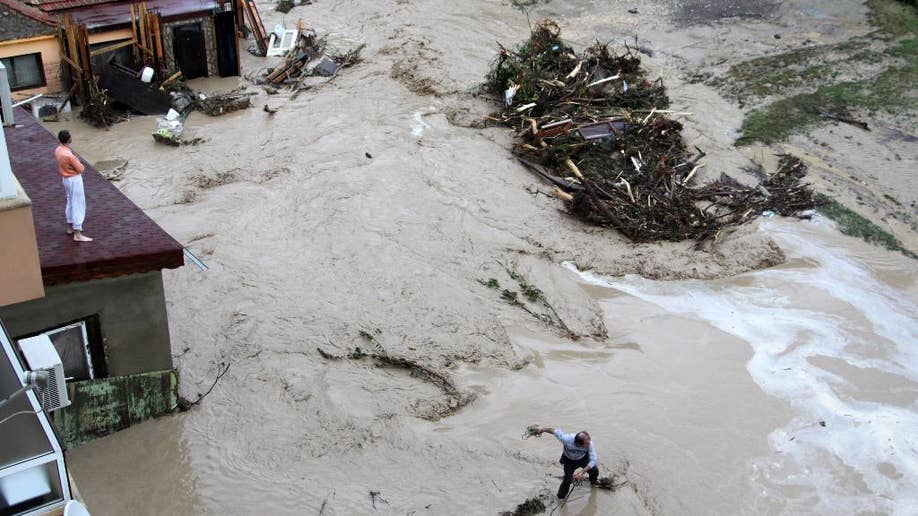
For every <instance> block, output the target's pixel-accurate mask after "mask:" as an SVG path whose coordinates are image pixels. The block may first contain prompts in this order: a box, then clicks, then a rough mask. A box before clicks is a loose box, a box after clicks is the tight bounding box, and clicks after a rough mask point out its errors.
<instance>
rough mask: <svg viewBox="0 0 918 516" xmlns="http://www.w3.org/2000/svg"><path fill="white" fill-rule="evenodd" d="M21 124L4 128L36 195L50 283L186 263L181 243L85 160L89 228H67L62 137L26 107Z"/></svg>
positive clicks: (22, 176)
mask: <svg viewBox="0 0 918 516" xmlns="http://www.w3.org/2000/svg"><path fill="white" fill-rule="evenodd" d="M15 116H16V127H5V128H4V131H5V132H6V144H7V146H8V148H9V155H10V163H11V164H12V167H13V173H14V174H16V178H17V179H19V182H20V184H22V188H23V189H24V190H25V191H26V193H27V194H28V196H29V197H30V198H31V199H32V218H33V220H34V222H35V236H36V237H37V239H38V255H39V261H40V262H41V274H42V279H43V281H44V284H45V286H51V285H57V284H61V283H72V282H77V281H87V280H92V279H102V278H111V277H115V276H122V275H125V274H137V273H142V272H150V271H155V270H160V269H174V268H176V267H181V266H182V265H184V263H185V260H184V255H183V254H182V245H181V244H179V243H178V242H176V241H175V239H173V238H172V237H171V236H170V235H169V234H168V233H166V232H165V231H164V230H163V229H162V228H160V227H159V225H157V224H156V222H153V220H152V219H150V217H148V216H147V215H146V214H145V213H144V212H143V210H141V209H140V208H139V207H138V206H137V205H136V204H134V203H133V202H131V200H130V199H128V198H127V197H126V196H125V195H124V194H123V193H121V191H120V190H118V189H117V188H115V187H114V186H112V184H111V183H110V182H109V181H108V180H107V179H105V178H103V177H102V176H101V175H100V174H99V173H98V172H97V171H96V170H95V169H94V168H93V167H92V166H91V165H89V164H88V163H86V162H85V161H84V160H82V158H81V161H83V163H84V164H85V165H86V171H85V172H83V182H84V184H85V187H86V206H87V214H86V222H85V223H84V226H85V228H86V233H87V234H88V235H90V236H92V237H93V238H95V241H93V242H87V243H80V242H74V241H73V239H72V238H71V237H70V236H69V235H67V234H66V233H65V230H66V221H65V220H64V204H65V197H64V187H63V186H62V185H61V178H60V174H59V173H58V171H57V162H56V161H55V159H54V149H55V148H56V147H57V145H58V142H57V137H56V136H55V135H53V134H51V133H50V132H49V131H48V130H47V129H45V128H44V127H42V126H41V125H40V124H39V123H38V121H37V120H35V119H34V118H32V116H31V115H30V114H29V113H28V112H27V111H25V110H23V109H22V108H16V115H15Z"/></svg>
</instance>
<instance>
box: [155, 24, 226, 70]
mask: <svg viewBox="0 0 918 516" xmlns="http://www.w3.org/2000/svg"><path fill="white" fill-rule="evenodd" d="M198 22H200V23H201V26H202V27H203V28H204V49H205V50H204V51H205V53H206V54H207V76H208V77H217V76H218V73H217V33H216V32H215V30H214V19H213V17H212V16H210V15H208V16H202V17H200V18H186V19H182V20H170V21H169V22H166V21H165V20H164V21H163V25H162V29H163V54H165V56H164V57H165V59H166V67H167V68H168V69H169V73H170V74H172V73H175V72H177V71H178V66H177V65H176V64H175V52H174V51H173V48H172V29H173V28H174V27H176V26H178V25H185V24H187V23H198Z"/></svg>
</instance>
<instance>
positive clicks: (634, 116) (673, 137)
mask: <svg viewBox="0 0 918 516" xmlns="http://www.w3.org/2000/svg"><path fill="white" fill-rule="evenodd" d="M483 90H484V92H486V93H489V94H491V95H494V96H495V97H497V98H498V99H500V102H501V103H502V104H503V109H502V111H500V112H499V113H496V114H494V115H492V116H491V117H490V120H491V121H494V122H499V123H502V124H504V125H507V126H509V127H512V128H514V129H516V131H517V143H516V144H515V145H514V149H513V151H514V153H515V154H516V155H517V156H518V157H519V159H520V161H521V162H523V164H524V165H526V166H527V167H528V168H529V169H531V170H532V171H533V172H535V173H537V174H538V175H540V176H542V177H543V178H544V179H545V180H546V181H548V182H550V183H552V184H554V186H555V191H554V193H555V195H556V196H557V197H559V198H561V199H564V200H565V201H567V202H568V205H569V208H570V211H571V213H572V214H574V215H575V216H577V217H578V218H580V219H581V220H584V221H587V222H590V223H593V224H597V225H602V226H610V227H613V228H615V229H617V230H618V231H619V232H621V233H622V234H624V235H625V236H627V237H628V238H630V239H631V240H632V241H635V242H648V241H658V240H673V241H678V240H685V239H697V240H703V239H706V238H710V237H713V236H715V235H717V233H718V232H719V231H720V230H721V229H723V228H724V227H727V226H731V225H736V224H741V223H744V222H747V221H749V220H752V219H753V218H755V217H756V216H758V215H759V214H761V213H762V212H763V211H764V210H771V211H775V212H778V213H781V214H793V213H794V212H795V211H796V210H800V209H806V208H811V207H813V206H814V205H815V204H816V203H815V201H814V199H813V196H812V192H810V190H809V189H808V188H806V187H805V185H802V184H800V179H801V178H802V177H803V175H804V174H805V171H806V168H805V166H804V165H803V164H802V163H800V161H799V160H797V159H796V158H793V157H791V156H784V157H782V159H781V167H780V169H779V170H778V172H777V173H776V174H774V175H773V176H772V177H770V178H767V179H766V180H765V181H764V182H763V183H762V184H760V185H757V186H754V187H750V186H744V185H742V184H740V183H738V182H737V181H734V180H732V179H730V178H726V177H724V178H721V180H719V181H716V182H715V183H713V184H710V185H708V186H705V187H702V188H696V187H694V186H693V185H692V180H693V179H694V178H695V175H696V173H697V171H698V170H699V169H700V168H701V167H702V166H703V165H701V164H700V160H701V158H703V157H704V155H705V154H704V152H702V151H701V150H700V149H697V148H696V150H697V151H698V152H697V154H695V155H694V156H693V155H692V154H693V153H692V152H690V151H689V150H688V149H687V148H686V146H685V143H684V142H683V140H682V134H681V133H682V124H681V123H680V122H678V121H676V120H673V119H671V118H668V117H667V116H666V115H670V114H674V112H672V111H669V110H667V108H668V107H669V98H668V97H667V94H666V88H665V87H664V86H663V84H662V81H661V80H659V79H658V80H656V81H650V80H649V79H648V78H647V72H646V70H645V69H644V68H642V67H641V60H640V58H639V57H638V56H637V54H636V53H635V52H634V51H633V50H632V49H631V48H629V47H628V46H627V45H626V50H625V53H623V54H616V53H614V52H613V51H611V50H610V49H609V47H608V45H605V44H601V43H596V44H595V45H593V46H591V47H589V48H587V49H586V50H585V51H584V52H583V53H582V54H577V53H576V52H575V51H574V50H573V49H572V48H571V47H570V46H568V45H567V44H566V43H565V42H564V41H563V40H562V39H561V30H560V28H559V27H558V25H557V24H556V23H555V22H553V21H550V20H546V21H543V22H541V23H539V24H538V25H537V26H536V28H535V29H534V30H533V32H532V34H531V36H530V39H529V40H528V41H527V42H525V43H524V44H523V45H522V46H520V47H519V48H517V49H516V50H508V49H506V48H504V47H500V50H499V53H498V56H497V58H496V59H495V61H494V62H493V63H492V68H491V70H490V72H489V73H488V75H487V77H486V80H485V83H484V85H483Z"/></svg>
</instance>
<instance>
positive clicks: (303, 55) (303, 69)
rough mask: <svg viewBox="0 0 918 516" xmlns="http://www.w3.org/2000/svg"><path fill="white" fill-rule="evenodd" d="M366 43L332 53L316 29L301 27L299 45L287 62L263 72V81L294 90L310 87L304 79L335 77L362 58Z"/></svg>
mask: <svg viewBox="0 0 918 516" xmlns="http://www.w3.org/2000/svg"><path fill="white" fill-rule="evenodd" d="M364 46H365V45H360V46H358V47H357V48H355V49H352V50H348V51H346V52H343V53H337V52H330V51H328V49H327V41H326V38H325V37H324V36H323V37H319V36H317V35H316V33H315V31H313V30H311V29H310V30H300V31H299V35H298V36H297V41H296V44H295V45H294V46H293V47H292V48H291V49H290V51H289V52H287V55H286V57H285V59H284V62H283V63H281V64H279V65H278V66H276V67H275V68H273V69H269V70H268V72H267V73H266V74H265V75H264V77H263V81H264V82H265V83H268V84H270V85H273V86H276V87H280V86H289V87H290V88H291V89H293V90H300V89H308V88H310V87H311V86H309V85H306V84H304V82H305V80H306V79H307V78H309V77H314V76H325V77H334V76H336V75H337V74H338V72H339V71H340V70H341V69H342V68H348V67H351V66H354V65H355V64H357V63H359V62H360V61H361V56H360V54H361V52H362V51H363V48H364Z"/></svg>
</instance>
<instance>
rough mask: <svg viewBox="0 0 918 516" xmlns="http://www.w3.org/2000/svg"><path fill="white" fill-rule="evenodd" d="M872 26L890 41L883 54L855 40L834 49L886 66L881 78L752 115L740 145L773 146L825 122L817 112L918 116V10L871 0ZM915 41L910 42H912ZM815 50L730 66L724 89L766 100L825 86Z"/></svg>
mask: <svg viewBox="0 0 918 516" xmlns="http://www.w3.org/2000/svg"><path fill="white" fill-rule="evenodd" d="M867 4H868V6H869V7H870V9H871V18H872V20H873V23H874V24H876V25H877V27H878V28H879V32H880V33H882V34H883V35H885V36H887V37H889V38H891V39H892V40H893V41H894V43H891V45H890V46H889V47H887V48H886V49H885V50H883V51H876V50H872V49H869V48H865V46H866V45H867V43H866V40H860V39H855V40H852V41H848V42H845V43H841V44H840V45H837V46H836V47H834V49H835V51H841V52H843V53H850V55H851V57H850V58H849V60H850V61H860V62H876V61H886V62H887V63H888V65H887V66H886V68H885V69H884V70H883V71H882V72H881V73H880V74H879V75H877V76H875V77H872V78H867V79H857V80H850V81H847V82H841V83H835V84H822V85H820V86H818V87H817V88H816V90H815V91H813V92H810V93H802V94H798V95H793V96H790V97H787V98H784V99H780V100H777V101H775V102H772V103H771V104H768V105H766V106H763V107H760V108H758V109H755V110H753V111H751V112H750V113H749V114H747V115H746V119H745V120H743V125H742V127H741V128H740V131H741V133H742V135H741V137H740V138H739V139H737V141H736V145H737V146H742V145H749V144H751V143H754V142H760V143H764V144H772V143H776V142H779V141H782V140H784V139H786V138H787V137H788V136H790V135H792V134H799V133H802V132H804V131H806V130H808V129H810V128H812V127H814V126H817V125H820V124H822V123H824V119H823V117H822V116H820V114H819V113H818V110H824V111H829V112H834V113H836V114H845V113H848V112H849V111H850V110H853V109H858V108H860V109H866V110H868V111H872V112H876V111H880V110H885V111H888V112H894V113H895V114H896V115H897V116H899V117H902V118H904V119H905V120H911V119H914V117H915V113H916V112H918V97H916V95H915V86H914V85H915V84H918V8H916V7H915V5H914V2H912V5H909V4H907V3H904V2H899V1H895V0H870V1H868V2H867ZM910 36H911V37H910ZM819 56H820V54H819V53H816V52H814V49H801V50H797V51H792V52H788V53H787V54H783V55H780V56H770V57H767V58H759V59H753V60H751V61H748V62H746V63H741V64H739V65H735V66H733V67H731V69H730V70H729V71H728V73H727V80H725V83H726V86H725V89H726V91H727V92H728V93H731V92H732V93H734V95H741V96H743V97H746V96H758V97H762V96H766V95H769V94H772V95H773V94H776V93H780V92H781V91H782V90H787V89H789V88H792V87H800V86H805V85H806V84H808V83H809V84H814V83H818V82H823V83H825V82H826V79H829V80H831V79H832V78H833V77H834V74H833V73H832V67H831V66H826V63H819V64H815V65H811V64H809V62H810V60H813V59H817V58H819Z"/></svg>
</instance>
